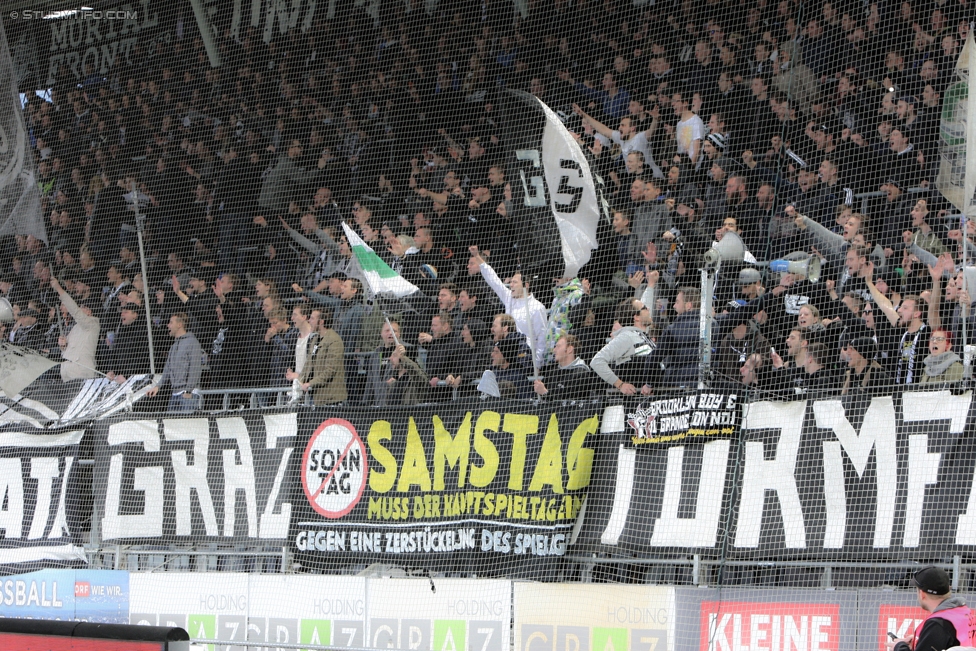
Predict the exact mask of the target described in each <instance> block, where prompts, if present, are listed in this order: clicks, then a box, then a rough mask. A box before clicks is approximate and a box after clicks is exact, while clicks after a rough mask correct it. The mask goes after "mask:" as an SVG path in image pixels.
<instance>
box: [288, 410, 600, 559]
mask: <svg viewBox="0 0 976 651" xmlns="http://www.w3.org/2000/svg"><path fill="white" fill-rule="evenodd" d="M601 411H602V405H601V404H600V403H592V404H589V405H575V406H546V405H534V404H530V403H524V402H505V401H489V402H486V401H482V400H471V401H459V402H454V403H450V404H444V405H436V406H423V407H414V408H400V409H384V410H376V409H361V410H344V411H343V412H342V416H341V417H337V418H324V419H323V418H318V419H315V421H314V422H310V423H309V424H308V426H309V429H310V430H312V431H311V435H310V436H309V437H308V440H307V445H306V447H305V451H304V454H303V457H302V470H301V484H302V491H303V493H304V497H305V499H304V500H299V499H296V508H298V511H297V513H296V517H295V524H294V526H293V530H292V534H291V540H292V544H293V546H294V549H295V552H296V558H297V559H298V560H299V562H300V563H302V565H303V566H306V567H313V568H321V567H325V566H327V565H329V564H332V563H337V562H339V563H350V562H354V559H360V562H362V560H363V559H365V560H366V561H369V560H385V561H386V562H390V563H395V564H400V565H404V564H406V565H410V564H413V563H416V564H420V565H423V566H425V567H430V566H438V567H443V566H449V565H451V564H459V565H464V566H465V567H470V566H471V563H472V562H477V561H479V560H482V559H483V560H485V561H487V562H488V563H490V567H491V568H494V569H496V570H499V571H500V570H501V569H502V568H504V567H511V564H510V563H507V562H506V559H509V560H513V561H514V560H518V561H521V560H523V559H524V560H529V561H532V562H535V563H537V564H538V566H539V567H545V566H546V563H545V562H544V561H545V560H546V559H553V558H557V559H558V558H559V557H561V556H563V555H565V553H566V546H567V544H568V542H569V540H570V538H571V536H572V532H573V526H574V524H575V522H576V516H577V515H578V514H579V512H580V510H581V508H582V506H583V502H584V500H585V498H586V490H587V487H588V486H589V483H590V473H591V469H592V463H593V449H592V444H593V443H594V442H595V438H596V437H595V436H594V435H595V434H596V433H597V432H598V431H599V422H600V418H599V417H600V413H601ZM310 416H312V414H308V415H306V416H305V417H306V418H309V417H310ZM303 425H304V421H303ZM299 502H301V507H297V504H298V503H299ZM420 559H423V560H422V561H421V560H420Z"/></svg>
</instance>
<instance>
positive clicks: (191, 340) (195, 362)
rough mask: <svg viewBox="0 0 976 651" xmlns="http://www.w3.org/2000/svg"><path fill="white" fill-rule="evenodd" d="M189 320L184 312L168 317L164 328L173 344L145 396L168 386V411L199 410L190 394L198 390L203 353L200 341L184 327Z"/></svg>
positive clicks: (152, 394)
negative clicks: (154, 383)
mask: <svg viewBox="0 0 976 651" xmlns="http://www.w3.org/2000/svg"><path fill="white" fill-rule="evenodd" d="M187 323H189V317H188V316H187V315H186V313H185V312H177V313H176V314H174V315H173V316H171V317H170V318H169V323H168V324H167V328H169V334H170V335H172V337H173V339H174V341H173V345H172V346H170V349H169V355H168V356H167V357H166V366H165V367H163V375H162V376H161V377H160V378H159V382H158V383H157V384H156V386H154V387H153V388H152V389H150V390H149V392H148V393H147V394H146V395H148V396H149V397H150V398H151V397H153V396H155V395H156V394H157V393H158V392H159V387H161V386H165V385H167V384H168V385H170V388H171V390H172V395H171V396H170V399H169V407H168V408H167V410H168V411H194V410H196V409H198V408H199V407H200V404H199V402H200V401H199V400H198V397H197V396H195V395H193V391H194V390H195V389H198V388H199V387H200V372H201V370H202V366H203V352H202V350H201V348H200V342H198V341H197V338H196V337H195V336H194V335H193V333H192V332H187V330H186V327H187Z"/></svg>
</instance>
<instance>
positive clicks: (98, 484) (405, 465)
mask: <svg viewBox="0 0 976 651" xmlns="http://www.w3.org/2000/svg"><path fill="white" fill-rule="evenodd" d="M971 412H972V400H971V394H970V393H968V392H967V393H962V394H954V393H952V392H949V391H931V392H906V393H896V394H893V395H890V396H878V397H873V398H868V397H865V396H863V395H862V396H856V397H850V396H845V397H844V398H836V399H823V400H820V399H799V400H795V401H792V402H768V401H760V402H755V401H751V400H748V399H746V396H740V395H738V394H735V393H727V392H726V393H723V392H709V391H700V392H691V393H685V394H683V395H674V396H669V397H666V398H662V397H656V398H636V397H635V398H627V399H624V398H623V397H622V396H617V397H616V398H615V399H613V398H612V397H611V398H608V399H606V400H600V401H588V402H581V403H565V404H546V403H539V402H522V401H503V400H479V399H471V400H459V401H455V402H451V403H444V404H440V405H422V406H416V407H410V408H390V409H370V408H334V409H316V408H308V407H297V408H293V409H290V410H281V409H265V410H249V411H244V412H239V413H224V412H218V413H214V414H210V415H206V414H196V415H193V414H191V415H179V416H177V415H165V416H162V417H160V416H155V415H148V414H147V415H140V414H125V415H116V416H113V417H110V418H107V419H101V420H96V421H93V422H91V423H90V424H89V425H88V426H87V427H84V428H81V427H79V428H72V429H62V430H53V431H50V432H47V433H44V434H40V433H27V432H24V431H21V430H18V429H17V428H11V427H9V426H8V427H7V428H6V429H5V430H4V431H2V432H0V441H2V442H3V447H2V456H0V464H2V466H3V468H4V472H3V479H2V482H3V489H4V494H5V495H6V508H5V509H4V510H3V511H2V512H0V513H2V516H3V519H2V522H0V524H2V526H3V530H4V531H5V532H6V535H5V536H4V538H2V539H0V560H2V562H3V564H4V567H5V568H6V569H7V571H8V572H9V571H13V570H17V569H23V568H31V567H37V566H44V565H49V564H52V563H54V564H62V565H84V564H90V566H92V567H110V568H113V569H131V570H146V569H149V570H153V571H187V570H197V571H208V570H210V571H213V570H232V569H238V570H244V571H259V572H261V571H264V572H267V571H271V572H281V573H293V572H300V573H303V572H339V573H354V572H358V571H361V570H362V569H363V568H365V567H367V566H369V565H371V564H373V563H380V564H383V565H390V566H398V567H403V568H415V569H418V570H422V571H425V572H438V573H447V574H448V575H460V576H467V575H477V576H504V577H522V578H538V579H551V578H553V577H556V576H559V577H562V578H565V579H573V580H575V579H580V578H582V579H583V580H598V581H599V580H616V581H638V582H640V581H645V580H653V579H664V578H667V579H669V580H671V581H673V582H676V583H685V584H692V585H740V584H745V585H752V584H768V583H773V584H780V583H782V582H785V583H790V582H793V583H797V582H800V583H802V584H804V585H811V586H820V585H824V586H839V587H844V586H849V587H873V586H878V585H885V584H887V585H895V586H904V585H907V583H906V581H907V576H908V574H909V570H910V568H912V567H914V566H915V565H916V564H918V563H922V562H935V563H942V564H944V565H946V566H947V567H950V568H951V569H952V572H951V573H952V575H953V582H954V583H955V584H957V585H959V586H960V587H962V588H965V587H966V586H967V585H968V583H967V582H968V578H967V577H968V570H969V568H970V560H971V558H972V551H973V546H974V545H976V533H974V532H976V526H974V524H973V522H974V520H973V515H972V508H973V507H972V504H973V503H974V502H973V500H974V498H973V497H972V495H973V494H974V493H973V491H974V490H976V485H974V482H973V475H974V472H976V454H974V449H973V443H972V441H973V437H972V428H973V426H974V423H973V414H972V413H971ZM611 565H616V566H617V567H615V568H613V569H612V570H611V569H608V568H609V566H611Z"/></svg>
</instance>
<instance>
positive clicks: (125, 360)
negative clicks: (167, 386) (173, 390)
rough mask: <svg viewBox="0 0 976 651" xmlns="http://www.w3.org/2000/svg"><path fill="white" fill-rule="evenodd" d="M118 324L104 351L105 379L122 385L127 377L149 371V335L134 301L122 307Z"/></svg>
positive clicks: (139, 308) (141, 313)
mask: <svg viewBox="0 0 976 651" xmlns="http://www.w3.org/2000/svg"><path fill="white" fill-rule="evenodd" d="M120 315H121V320H120V322H119V327H118V328H116V329H115V334H114V336H113V337H112V340H111V345H110V346H109V350H108V359H107V365H108V368H109V371H108V372H107V373H106V374H105V375H106V376H107V377H108V379H110V380H115V381H116V382H118V383H119V384H122V383H123V382H125V381H126V379H128V378H129V377H131V376H133V375H139V374H142V373H149V370H150V368H149V335H148V334H147V332H146V319H145V317H144V315H143V312H142V308H141V307H139V306H138V305H136V304H134V303H126V304H125V305H123V306H122V311H121V313H120Z"/></svg>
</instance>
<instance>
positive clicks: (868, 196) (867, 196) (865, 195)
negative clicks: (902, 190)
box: [854, 187, 934, 215]
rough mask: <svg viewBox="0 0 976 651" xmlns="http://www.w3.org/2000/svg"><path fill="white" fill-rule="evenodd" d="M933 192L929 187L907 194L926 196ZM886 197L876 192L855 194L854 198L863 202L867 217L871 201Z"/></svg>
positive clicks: (909, 190)
mask: <svg viewBox="0 0 976 651" xmlns="http://www.w3.org/2000/svg"><path fill="white" fill-rule="evenodd" d="M933 190H934V188H931V187H929V188H908V190H907V192H908V194H925V193H927V192H932V191H933ZM886 196H888V195H887V194H885V193H884V192H881V191H880V190H879V191H876V192H862V193H860V194H855V195H854V198H855V199H860V200H861V214H862V215H867V214H868V205H869V202H870V200H871V199H880V198H881V197H886Z"/></svg>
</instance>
